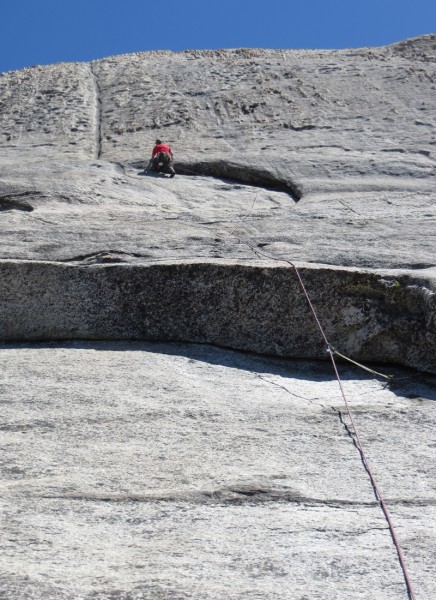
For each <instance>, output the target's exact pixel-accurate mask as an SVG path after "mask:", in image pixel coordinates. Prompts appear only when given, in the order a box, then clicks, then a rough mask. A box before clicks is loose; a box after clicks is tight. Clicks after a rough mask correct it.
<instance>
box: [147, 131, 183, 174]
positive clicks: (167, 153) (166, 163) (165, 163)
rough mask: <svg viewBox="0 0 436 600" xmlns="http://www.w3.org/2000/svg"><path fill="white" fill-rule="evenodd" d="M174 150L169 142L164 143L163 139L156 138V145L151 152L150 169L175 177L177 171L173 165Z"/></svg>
mask: <svg viewBox="0 0 436 600" xmlns="http://www.w3.org/2000/svg"><path fill="white" fill-rule="evenodd" d="M172 162H173V152H172V150H171V148H170V147H169V146H168V144H164V143H163V142H162V140H156V145H155V147H154V148H153V152H152V153H151V160H150V164H149V167H150V170H151V171H154V172H155V173H168V174H169V175H170V176H171V177H174V175H175V174H176V172H175V171H174V167H173V166H172Z"/></svg>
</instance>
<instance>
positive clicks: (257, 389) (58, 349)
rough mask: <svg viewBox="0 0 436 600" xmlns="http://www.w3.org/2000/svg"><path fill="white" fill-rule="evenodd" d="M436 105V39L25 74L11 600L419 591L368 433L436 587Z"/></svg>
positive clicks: (9, 225)
mask: <svg viewBox="0 0 436 600" xmlns="http://www.w3.org/2000/svg"><path fill="white" fill-rule="evenodd" d="M435 89H436V35H434V34H431V35H427V36H422V37H419V38H414V39H411V40H405V41H403V42H400V43H398V44H393V45H391V46H388V47H384V48H362V49H353V50H341V51H294V50H292V51H291V50H280V51H279V50H261V49H236V50H219V51H187V52H181V53H171V52H149V53H136V54H131V55H124V56H117V57H110V58H107V59H103V60H99V61H94V62H92V63H83V64H82V63H76V64H58V65H50V66H46V67H39V66H38V67H33V68H31V69H24V70H22V71H17V72H11V73H3V74H1V75H0V229H1V235H0V342H1V343H0V360H1V367H2V368H1V369H0V393H1V395H0V401H1V405H2V418H1V420H0V438H1V441H2V448H3V450H4V451H3V452H2V454H1V466H2V469H1V473H2V479H1V481H0V496H1V499H2V506H3V508H4V511H3V515H4V516H5V526H4V527H3V528H2V534H3V535H2V536H1V537H0V551H1V552H0V554H1V559H0V561H1V572H2V576H1V577H0V596H1V597H2V598H5V600H17V599H19V600H21V599H23V600H24V599H26V600H27V599H32V600H40V599H41V598H44V599H47V600H57V599H58V598H68V599H70V598H71V599H73V598H74V599H77V598H81V599H82V598H83V599H86V600H96V599H98V600H103V599H105V600H106V599H108V598H110V599H111V600H141V599H143V598H148V599H153V600H154V599H156V598H162V599H168V600H169V599H171V600H174V599H178V600H182V599H185V598H186V599H188V598H189V599H192V598H194V599H198V600H204V599H211V600H212V599H213V600H216V599H217V598H219V599H221V598H222V599H226V600H229V599H231V600H242V599H244V600H245V599H247V598H249V599H250V598H252V599H253V600H254V599H256V600H259V599H262V600H270V599H272V598H274V600H276V599H283V600H285V599H286V600H303V599H308V598H317V599H320V600H331V599H332V598H337V599H338V600H345V599H347V600H348V599H349V598H359V599H362V600H374V599H377V600H378V599H380V600H401V599H403V598H404V600H406V598H408V597H410V596H409V592H408V589H407V586H406V582H405V579H404V574H403V572H402V569H401V567H400V565H399V562H398V555H397V552H396V550H395V548H394V546H393V544H392V538H391V534H390V532H389V529H388V527H387V522H386V519H385V516H384V514H383V512H382V510H381V509H380V504H379V501H378V500H379V499H378V498H377V496H376V494H375V493H374V489H373V487H372V485H371V483H370V480H369V478H368V473H367V471H366V467H365V465H367V462H366V461H365V460H363V457H362V456H361V454H360V453H359V451H358V450H357V447H356V445H357V440H356V436H357V432H356V430H355V429H354V424H355V423H357V425H358V428H359V438H360V439H361V441H362V443H363V445H364V448H365V451H366V456H367V460H368V461H369V463H370V464H371V468H372V470H373V472H374V474H375V477H376V480H377V482H378V484H379V486H380V488H381V490H382V492H383V496H384V498H385V501H386V503H387V505H388V506H389V511H390V513H391V516H392V518H393V522H394V525H395V527H396V532H397V537H398V539H399V541H400V544H401V547H402V549H403V553H404V555H405V559H406V564H407V565H408V568H409V571H410V578H411V581H412V583H413V586H414V589H415V592H416V597H417V598H419V599H421V598H422V599H424V598H430V597H431V596H432V593H433V590H434V588H435V581H434V576H433V574H432V573H433V562H432V550H433V548H434V546H435V540H434V533H433V530H432V528H431V523H432V522H433V521H432V520H434V506H435V498H434V485H433V484H434V464H433V463H432V461H431V451H432V449H433V448H434V440H433V435H434V400H435V399H436V395H435V389H436V388H435V380H434V373H436V311H435V287H436V284H435V282H436V262H435V256H436V252H435V251H436V247H435V237H434V233H435V222H436V197H435V189H436V186H435V183H436V168H435V158H436V156H435V144H436V137H435V131H436V122H435V119H434V115H435V114H436V94H435ZM156 137H160V138H162V139H164V140H165V141H166V142H168V143H170V145H171V146H172V148H173V151H174V153H175V157H176V162H175V167H176V171H177V175H176V177H175V178H174V179H168V178H166V177H165V176H159V175H152V174H149V173H147V172H146V171H145V167H146V166H147V164H148V161H149V157H150V154H151V148H152V146H153V144H154V140H155V139H156ZM291 262H292V263H294V264H296V265H297V266H298V268H299V272H300V273H301V276H302V279H303V281H304V284H305V286H306V288H307V291H308V293H309V295H310V297H311V299H312V301H313V304H314V306H315V308H316V311H317V313H318V315H319V318H320V320H321V322H322V325H323V327H324V329H325V332H326V334H327V337H328V339H329V342H330V344H332V345H333V346H334V348H335V349H336V350H337V351H338V352H341V353H343V354H345V355H347V356H348V357H349V358H351V359H355V360H358V361H360V362H362V361H363V362H365V364H368V365H370V364H372V361H375V362H376V365H375V367H376V370H378V371H383V373H387V374H390V375H392V376H393V379H392V378H391V379H390V380H389V382H386V380H384V379H383V378H381V379H382V381H379V380H378V378H377V377H375V376H374V373H372V374H369V373H368V372H366V371H363V370H361V369H358V368H357V367H356V366H350V365H349V364H347V365H346V364H345V363H343V362H342V363H340V365H339V369H340V375H341V377H342V388H341V389H340V388H339V386H338V383H337V381H336V379H335V378H334V374H333V372H332V369H331V366H330V365H329V363H327V362H321V361H317V362H314V361H312V360H311V359H322V358H326V356H327V353H326V348H325V343H324V340H323V339H322V337H321V335H320V333H319V330H318V329H317V328H316V326H315V322H314V318H313V315H312V314H311V312H310V310H309V307H308V304H307V301H306V299H305V297H304V296H303V293H302V289H301V286H300V285H299V283H298V281H297V278H296V276H295V271H294V270H293V268H292V266H291V264H290V263H291ZM217 346H220V347H221V348H218V347H217ZM377 363H380V364H377ZM381 363H383V364H381ZM373 366H374V365H373ZM406 367H407V368H406ZM410 368H413V370H410ZM432 374H433V375H432ZM342 391H343V392H344V394H346V396H347V398H348V403H349V406H350V407H351V408H352V410H353V414H354V417H355V418H354V422H352V420H351V419H350V417H349V415H348V414H347V411H346V409H345V407H344V403H343V398H342V395H341V393H342Z"/></svg>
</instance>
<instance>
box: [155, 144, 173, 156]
mask: <svg viewBox="0 0 436 600" xmlns="http://www.w3.org/2000/svg"><path fill="white" fill-rule="evenodd" d="M159 152H165V153H166V154H169V155H170V156H172V155H173V153H172V152H171V148H170V147H169V146H168V145H167V144H158V145H157V146H155V147H154V148H153V153H152V155H151V158H154V157H155V156H156V154H158V153H159Z"/></svg>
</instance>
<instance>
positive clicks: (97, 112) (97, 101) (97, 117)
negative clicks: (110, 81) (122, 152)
mask: <svg viewBox="0 0 436 600" xmlns="http://www.w3.org/2000/svg"><path fill="white" fill-rule="evenodd" d="M89 69H90V71H91V76H92V79H93V82H94V130H95V155H94V156H95V158H100V157H101V151H102V150H101V89H100V84H99V82H98V77H97V74H96V72H95V70H94V66H93V63H92V62H90V63H89Z"/></svg>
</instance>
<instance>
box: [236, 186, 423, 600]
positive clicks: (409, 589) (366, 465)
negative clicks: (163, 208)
mask: <svg viewBox="0 0 436 600" xmlns="http://www.w3.org/2000/svg"><path fill="white" fill-rule="evenodd" d="M256 199H257V193H256V198H255V199H254V202H253V205H252V206H251V208H250V211H249V213H248V214H247V215H245V216H244V217H243V218H241V219H240V220H239V222H238V223H237V224H236V226H235V228H234V229H233V230H232V232H231V233H230V234H226V235H227V236H228V237H231V236H232V234H234V232H235V231H236V230H237V229H238V227H239V224H240V223H242V222H244V221H245V220H246V219H247V218H248V216H249V215H250V214H251V212H252V211H253V208H254V204H255V202H256ZM235 237H236V239H237V241H238V243H240V244H244V245H246V246H247V247H248V248H249V249H250V250H251V251H252V252H254V254H255V255H256V256H258V257H259V258H267V259H269V260H273V261H276V262H282V263H285V264H287V265H289V266H290V267H291V268H292V269H293V270H294V272H295V274H296V276H297V279H298V281H299V284H300V287H301V289H302V291H303V293H304V296H305V298H306V301H307V303H308V305H309V307H310V310H311V312H312V315H313V317H314V319H315V322H316V324H317V327H318V329H319V331H320V334H321V336H322V338H323V340H324V342H325V343H326V346H327V352H328V354H329V356H330V360H331V363H332V366H333V370H334V373H335V376H336V379H337V382H338V385H339V389H340V392H341V396H342V399H343V402H344V404H345V408H346V411H347V414H348V418H349V419H350V422H351V425H352V427H353V433H354V437H355V441H356V445H357V449H358V451H359V453H360V456H361V458H362V463H363V465H364V468H365V470H366V472H367V474H368V476H369V479H370V481H371V485H372V487H373V489H374V493H375V496H376V499H377V500H378V502H379V503H380V507H381V509H382V511H383V514H384V516H385V519H386V522H387V524H388V527H389V532H390V534H391V538H392V541H393V543H394V546H395V549H396V551H397V555H398V560H399V563H400V567H401V570H402V572H403V576H404V581H405V584H406V588H407V594H408V597H409V600H416V596H415V593H414V590H413V587H412V582H411V580H410V577H409V573H408V570H407V566H406V561H405V558H404V554H403V551H402V549H401V545H400V543H399V541H398V538H397V536H396V533H395V529H394V525H393V522H392V519H391V516H390V514H389V510H388V507H387V506H386V503H385V501H384V498H383V496H382V493H381V491H380V488H379V486H378V484H377V481H376V479H375V477H374V474H373V472H372V470H371V467H370V464H369V462H368V459H367V456H366V453H365V451H364V448H363V445H362V442H361V440H360V435H359V431H358V428H357V425H356V423H355V421H354V417H353V414H352V411H351V408H350V405H349V403H348V400H347V397H346V395H345V391H344V387H343V384H342V380H341V378H340V375H339V371H338V368H337V365H336V361H335V358H334V354H337V356H340V357H341V358H343V359H345V360H348V361H349V362H351V363H353V364H355V365H356V366H358V367H360V368H362V369H364V370H365V371H368V372H370V373H373V374H375V375H378V376H380V377H383V378H385V379H388V380H389V381H392V380H393V379H394V376H393V375H384V374H383V373H378V372H377V371H374V370H372V369H369V368H368V367H365V366H364V365H362V364H360V363H358V362H356V361H354V360H352V359H350V358H348V357H347V356H345V355H343V354H341V353H340V352H338V351H337V350H335V349H334V348H333V346H332V345H331V344H330V342H329V341H328V338H327V335H326V333H325V331H324V328H323V326H322V325H321V321H320V319H319V317H318V315H317V312H316V310H315V307H314V305H313V303H312V300H311V298H310V295H309V293H308V291H307V289H306V286H305V284H304V281H303V279H302V277H301V274H300V271H299V269H298V268H297V266H296V265H295V264H294V263H293V262H291V261H290V260H286V259H280V258H277V257H275V256H270V255H268V254H266V253H265V252H262V251H260V250H258V249H257V248H255V247H254V246H253V245H252V244H250V243H249V242H247V241H245V240H242V239H241V238H239V237H237V236H235Z"/></svg>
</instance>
